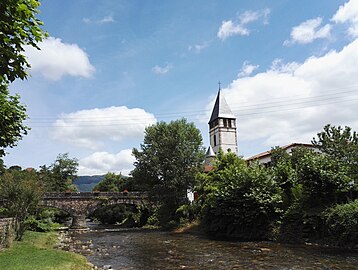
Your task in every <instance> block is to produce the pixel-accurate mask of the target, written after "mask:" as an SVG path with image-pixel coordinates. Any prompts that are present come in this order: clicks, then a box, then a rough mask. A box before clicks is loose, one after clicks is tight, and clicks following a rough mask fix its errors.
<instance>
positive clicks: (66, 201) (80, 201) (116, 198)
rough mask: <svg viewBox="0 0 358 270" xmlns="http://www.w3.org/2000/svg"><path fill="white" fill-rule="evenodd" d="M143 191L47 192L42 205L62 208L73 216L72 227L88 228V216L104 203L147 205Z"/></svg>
mask: <svg viewBox="0 0 358 270" xmlns="http://www.w3.org/2000/svg"><path fill="white" fill-rule="evenodd" d="M146 203H147V195H146V194H145V193H142V192H79V193H74V192H72V193H45V195H44V197H43V200H42V205H43V206H48V207H54V208H58V209H62V210H64V211H66V212H67V213H69V214H70V215H71V217H72V225H71V228H86V227H87V226H86V217H87V216H88V215H89V214H90V213H91V212H92V211H94V210H95V209H96V208H98V207H99V206H102V205H112V204H127V205H138V206H145V205H146Z"/></svg>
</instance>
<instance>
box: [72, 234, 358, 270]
mask: <svg viewBox="0 0 358 270" xmlns="http://www.w3.org/2000/svg"><path fill="white" fill-rule="evenodd" d="M75 239H78V240H81V241H83V242H86V241H89V240H92V243H93V245H92V246H91V249H92V250H93V253H92V254H90V255H87V258H88V260H89V261H90V262H92V263H93V264H95V265H97V266H103V265H111V266H112V268H113V269H143V270H144V269H282V270H283V269H285V270H286V269H287V270H288V269H292V270H295V269H326V270H328V269H347V270H353V269H358V254H357V253H353V252H352V253H346V252H345V253H343V252H338V251H337V250H335V249H322V248H317V247H307V246H293V245H282V244H277V243H271V242H227V241H213V240H209V239H205V238H203V237H200V236H197V235H192V234H176V233H168V232H159V231H153V230H139V229H128V230H126V229H123V230H118V231H104V230H101V231H90V232H87V233H84V234H77V235H75Z"/></svg>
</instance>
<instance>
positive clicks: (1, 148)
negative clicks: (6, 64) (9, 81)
mask: <svg viewBox="0 0 358 270" xmlns="http://www.w3.org/2000/svg"><path fill="white" fill-rule="evenodd" d="M0 5H1V4H0ZM0 36H1V31H0ZM0 51H1V50H0ZM0 59H1V57H0ZM0 61H1V60H0ZM0 76H1V75H0ZM19 99H20V97H19V95H14V96H12V95H10V94H9V91H8V89H7V85H5V84H1V82H0V119H1V125H0V158H1V157H2V156H4V155H5V148H6V147H14V146H16V143H17V141H19V140H21V138H22V136H24V135H26V134H27V131H28V127H26V126H25V125H24V124H23V121H24V120H26V119H27V115H26V109H25V106H24V105H22V104H21V103H20V101H19Z"/></svg>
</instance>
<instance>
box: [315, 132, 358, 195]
mask: <svg viewBox="0 0 358 270" xmlns="http://www.w3.org/2000/svg"><path fill="white" fill-rule="evenodd" d="M317 137H318V138H317V139H316V138H313V140H312V143H313V144H314V145H316V146H317V147H318V149H319V150H320V151H322V153H324V154H326V155H328V156H329V157H330V158H331V159H332V160H334V161H335V162H337V163H339V166H340V167H344V168H345V169H346V174H347V176H349V177H350V178H351V181H352V183H351V185H352V189H355V191H356V195H357V194H358V193H357V191H358V187H357V185H358V134H357V132H355V131H353V132H352V129H351V128H350V127H347V126H346V127H345V128H344V129H343V128H342V127H340V126H338V127H335V126H331V125H326V126H325V127H324V128H323V131H322V132H320V133H318V134H317Z"/></svg>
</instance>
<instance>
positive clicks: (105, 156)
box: [78, 149, 135, 175]
mask: <svg viewBox="0 0 358 270" xmlns="http://www.w3.org/2000/svg"><path fill="white" fill-rule="evenodd" d="M134 161H135V158H134V156H132V150H131V149H125V150H122V151H120V152H119V153H117V154H111V153H108V152H95V153H93V154H91V155H89V156H88V157H85V158H82V159H80V160H79V168H78V174H79V175H101V174H106V173H107V172H114V173H122V175H129V173H130V172H131V171H132V170H133V168H134V166H133V163H134Z"/></svg>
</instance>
